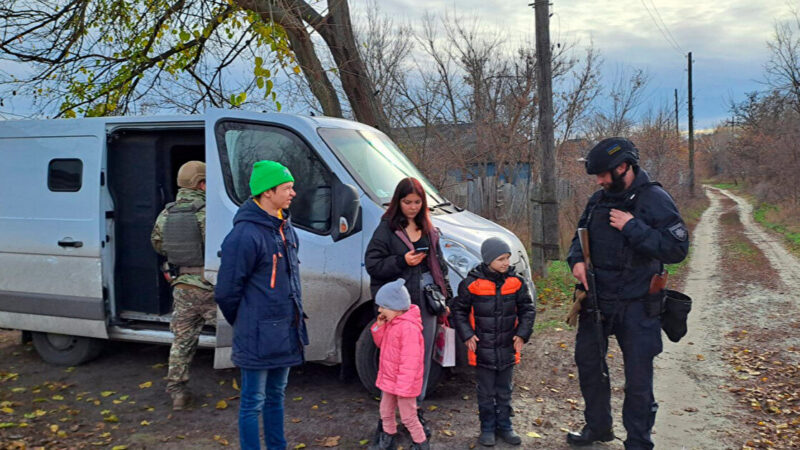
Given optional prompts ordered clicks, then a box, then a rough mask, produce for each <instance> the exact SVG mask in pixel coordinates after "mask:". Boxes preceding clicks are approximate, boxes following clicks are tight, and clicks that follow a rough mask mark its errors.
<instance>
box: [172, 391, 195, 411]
mask: <svg viewBox="0 0 800 450" xmlns="http://www.w3.org/2000/svg"><path fill="white" fill-rule="evenodd" d="M191 400H192V396H191V394H189V393H188V392H186V391H181V392H176V393H174V394H172V410H173V411H181V410H183V409H186V408H187V407H188V406H189V403H190V402H191Z"/></svg>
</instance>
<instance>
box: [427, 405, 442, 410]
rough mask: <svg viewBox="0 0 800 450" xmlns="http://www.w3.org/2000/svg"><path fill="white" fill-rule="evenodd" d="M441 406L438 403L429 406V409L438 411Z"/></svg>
mask: <svg viewBox="0 0 800 450" xmlns="http://www.w3.org/2000/svg"><path fill="white" fill-rule="evenodd" d="M438 408H439V407H438V406H436V405H431V406H428V411H436V410H437V409H438Z"/></svg>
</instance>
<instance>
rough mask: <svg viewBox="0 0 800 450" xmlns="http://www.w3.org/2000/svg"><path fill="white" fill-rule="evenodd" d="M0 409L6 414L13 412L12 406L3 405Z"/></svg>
mask: <svg viewBox="0 0 800 450" xmlns="http://www.w3.org/2000/svg"><path fill="white" fill-rule="evenodd" d="M0 411H2V412H4V413H6V414H14V408H9V407H8V406H4V407H2V408H0Z"/></svg>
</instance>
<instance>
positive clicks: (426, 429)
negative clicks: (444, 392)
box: [417, 408, 431, 439]
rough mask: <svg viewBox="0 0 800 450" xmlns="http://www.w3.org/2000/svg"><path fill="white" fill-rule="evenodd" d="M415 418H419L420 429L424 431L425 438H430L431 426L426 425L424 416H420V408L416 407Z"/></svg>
mask: <svg viewBox="0 0 800 450" xmlns="http://www.w3.org/2000/svg"><path fill="white" fill-rule="evenodd" d="M417 418H418V419H419V423H420V424H422V430H423V431H424V432H425V439H430V438H431V427H430V426H429V425H428V422H426V421H425V417H423V416H422V408H417Z"/></svg>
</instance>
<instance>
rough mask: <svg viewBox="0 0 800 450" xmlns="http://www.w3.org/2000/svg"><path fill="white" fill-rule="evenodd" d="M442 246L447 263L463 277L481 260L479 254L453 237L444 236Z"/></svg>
mask: <svg viewBox="0 0 800 450" xmlns="http://www.w3.org/2000/svg"><path fill="white" fill-rule="evenodd" d="M441 246H442V255H443V256H444V260H445V261H447V265H448V266H450V268H452V269H453V270H455V271H456V272H458V274H459V275H461V278H466V277H467V274H469V271H470V270H472V269H473V268H474V267H475V266H477V265H478V264H480V262H481V260H480V259H479V258H478V257H477V256H475V255H474V254H472V253H470V251H469V250H467V248H466V247H464V244H461V243H459V242H456V241H454V240H452V239H446V238H443V239H442V241H441Z"/></svg>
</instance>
